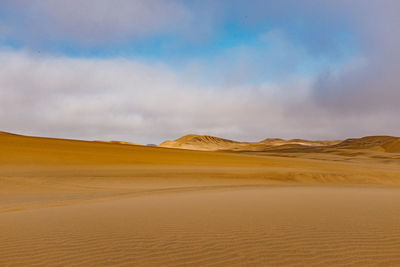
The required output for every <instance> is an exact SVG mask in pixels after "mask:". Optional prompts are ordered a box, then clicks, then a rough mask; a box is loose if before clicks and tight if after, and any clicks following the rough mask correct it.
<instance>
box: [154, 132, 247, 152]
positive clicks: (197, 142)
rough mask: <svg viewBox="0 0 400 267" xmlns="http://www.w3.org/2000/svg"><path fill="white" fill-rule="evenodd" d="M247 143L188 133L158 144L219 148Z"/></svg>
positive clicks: (178, 146) (170, 146)
mask: <svg viewBox="0 0 400 267" xmlns="http://www.w3.org/2000/svg"><path fill="white" fill-rule="evenodd" d="M247 144H248V143H243V142H237V141H233V140H229V139H224V138H220V137H215V136H209V135H196V134H189V135H185V136H182V137H181V138H178V139H176V140H175V141H165V142H163V143H161V144H160V147H168V148H182V149H193V150H220V149H234V148H236V147H240V146H243V145H247Z"/></svg>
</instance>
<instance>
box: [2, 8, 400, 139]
mask: <svg viewBox="0 0 400 267" xmlns="http://www.w3.org/2000/svg"><path fill="white" fill-rule="evenodd" d="M397 7H398V3H397V2H396V1H391V0H384V1H380V2H379V3H377V2H375V1H367V2H365V1H364V2H363V1H351V2H350V1H345V0H338V1H333V0H332V1H330V0H329V1H314V0H301V1H296V2H293V1H288V0H283V1H278V0H269V1H261V0H252V1H238V0H232V1H225V0H220V1H209V0H206V1H197V0H194V1H184V0H135V1H128V0H117V1H111V0H96V1H95V0H82V1H77V0H72V1H55V0H41V1H39V0H31V1H28V0H19V1H8V0H0V53H1V55H0V56H1V59H2V62H3V64H2V66H1V67H0V71H1V73H2V74H0V94H1V95H0V96H1V97H2V98H1V99H0V102H2V103H0V104H2V105H3V106H4V107H5V106H6V105H7V106H9V107H8V109H9V110H11V111H13V110H17V109H18V110H21V108H22V109H23V110H24V112H23V113H24V114H26V115H23V114H21V111H18V112H17V111H15V112H11V113H13V114H14V113H15V114H16V115H15V117H13V116H11V117H10V115H9V114H10V113H9V112H7V113H6V112H4V111H3V113H0V120H1V121H0V122H1V123H2V125H3V127H5V129H3V130H9V131H17V132H22V133H27V134H37V135H50V136H59V137H71V138H83V139H92V138H94V139H96V138H97V139H121V140H129V141H136V142H152V143H153V142H160V141H162V140H164V139H168V138H169V139H170V138H176V137H179V136H180V135H183V134H186V133H199V134H214V135H222V136H223V137H228V138H234V139H242V140H243V139H247V140H257V139H264V138H266V137H273V136H279V137H284V138H294V137H302V138H312V139H321V138H322V139H325V138H342V137H347V136H354V135H368V134H377V133H382V134H385V133H387V134H393V135H396V134H398V130H399V128H397V126H394V125H393V124H394V123H392V122H391V120H392V118H394V117H396V115H399V114H398V109H397V108H396V107H395V106H394V104H393V103H392V102H393V100H392V99H393V98H394V97H396V96H397V94H398V91H399V90H398V87H397V85H398V83H397V82H398V80H397V78H396V77H395V75H393V73H395V72H396V68H397V65H396V63H395V62H396V60H395V59H396V58H397V53H396V52H397V51H398V49H397V44H398V42H399V38H398V37H396V36H395V34H393V33H392V32H391V31H390V30H387V29H389V28H393V29H394V28H395V27H394V26H396V25H398V24H400V23H399V21H398V20H397V19H396V18H397V17H399V16H398V15H399V14H398V13H399V11H396V10H399V9H398V8H397ZM376 21H378V22H379V23H376ZM372 22H375V23H372ZM391 49H392V50H394V54H395V56H392V55H387V53H385V52H384V51H388V50H391ZM386 62H388V64H386ZM374 66H380V69H379V71H380V72H381V74H380V75H379V76H376V75H377V73H378V70H377V67H375V68H374ZM382 66H383V67H382ZM16 77H19V78H16ZM373 78H374V79H373ZM369 79H371V81H369ZM105 84H106V85H107V86H105ZM372 85H373V86H372ZM377 88H380V89H379V90H380V91H378V89H377ZM27 99H29V101H28V100H27ZM43 99H45V100H43ZM360 99H361V100H362V101H358V100H360ZM374 100H375V101H374ZM376 100H379V101H378V102H379V103H377V104H376V103H374V102H376ZM84 101H86V102H84ZM144 102H149V103H144ZM176 102H179V103H176ZM359 102H360V103H359ZM10 103H11V104H13V105H11V104H10ZM45 103H47V105H46V104H45ZM364 103H365V104H364ZM380 103H381V104H380ZM18 105H23V107H18ZM371 105H372V106H371ZM49 106H53V107H60V108H59V109H57V111H54V110H51V108H50V107H49ZM89 107H90V108H89ZM204 108H207V109H208V110H206V111H205V110H204ZM54 112H56V114H57V115H55V114H54ZM293 113H295V114H293ZM78 114H80V115H81V116H78ZM316 114H318V116H316ZM360 114H363V115H362V116H360ZM315 116H316V117H315ZM104 117H107V118H108V119H107V122H104V121H103V120H102V118H104ZM311 117H315V118H312V119H311ZM382 118H383V119H382ZM375 120H380V122H378V123H377V122H375ZM328 121H329V122H328ZM371 121H374V122H373V123H371ZM262 125H264V126H262ZM310 129H311V130H310ZM381 129H384V132H381V131H382V130H381Z"/></svg>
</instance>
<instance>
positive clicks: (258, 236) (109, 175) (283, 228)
mask: <svg viewBox="0 0 400 267" xmlns="http://www.w3.org/2000/svg"><path fill="white" fill-rule="evenodd" d="M189 139H190V138H189ZM383 139H384V140H386V141H383ZM204 140H208V142H210V143H213V144H217V145H218V144H219V143H220V142H222V143H224V144H226V145H228V144H233V145H234V146H236V145H237V144H236V142H234V141H229V140H222V141H221V140H219V139H213V138H206V139H200V141H201V142H203V141H204ZM296 141H298V140H296ZM398 144H399V143H398V139H396V138H394V139H393V138H387V137H377V138H372V139H369V138H366V139H362V140H358V139H352V140H346V141H344V142H342V143H340V144H336V145H328V146H327V145H318V146H315V145H308V146H304V145H301V144H286V145H281V146H275V150H274V149H271V150H265V151H263V150H261V151H254V150H253V151H252V150H243V151H196V150H184V149H170V148H162V147H148V146H140V145H132V144H124V143H115V142H89V141H78V140H65V139H52V138H40V137H28V136H21V135H13V134H8V133H0V147H1V150H0V226H1V231H0V266H7V265H10V266H33V265H39V266H43V265H44V266H54V265H62V266H76V265H79V266H98V265H108V266H110V265H113V266H127V265H128V266H130V265H139V266H141V265H144V266H154V265H156V266H157V265H158V266H179V265H189V264H190V265H195V266H204V265H224V266H233V265H238V266H249V265H256V266H257V265H271V266H276V265H288V266H291V265H293V266H299V265H303V266H311V265H316V266H321V265H324V266H326V265H328V266H335V265H336V266H343V265H347V266H350V265H353V266H360V265H384V266H398V265H399V264H400V258H399V254H398V251H399V250H400V240H399V238H398V237H399V236H400V228H399V227H398V226H399V225H400V221H399V218H400V209H399V207H400V205H399V204H400V197H399V196H400V194H399V190H400V189H398V188H400V187H399V186H400V164H399V163H400V161H399V160H400V154H399V153H397V152H396V151H398V150H396V149H398ZM250 145H252V144H250ZM264 147H265V145H264ZM377 147H381V148H382V149H377ZM388 152H391V153H388Z"/></svg>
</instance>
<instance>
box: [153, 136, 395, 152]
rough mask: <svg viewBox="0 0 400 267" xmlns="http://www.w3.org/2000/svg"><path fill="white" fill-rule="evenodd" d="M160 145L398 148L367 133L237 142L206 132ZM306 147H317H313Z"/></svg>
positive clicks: (241, 148) (389, 139) (244, 148)
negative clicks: (320, 138)
mask: <svg viewBox="0 0 400 267" xmlns="http://www.w3.org/2000/svg"><path fill="white" fill-rule="evenodd" d="M160 147H168V148H181V149H192V150H209V151H214V150H236V151H268V150H279V149H282V150H285V149H286V150H287V149H299V150H301V149H302V148H304V151H313V152H314V151H321V148H325V149H372V150H377V151H384V152H394V153H397V152H400V138H398V137H392V136H368V137H362V138H351V139H346V140H344V141H337V140H335V141H329V140H324V141H310V140H304V139H291V140H284V139H280V138H267V139H265V140H263V141H260V142H239V141H233V140H229V139H224V138H220V137H215V136H208V135H194V134H191V135H185V136H183V137H181V138H178V139H176V140H175V141H165V142H163V143H161V144H160ZM310 148H319V149H318V150H313V149H310Z"/></svg>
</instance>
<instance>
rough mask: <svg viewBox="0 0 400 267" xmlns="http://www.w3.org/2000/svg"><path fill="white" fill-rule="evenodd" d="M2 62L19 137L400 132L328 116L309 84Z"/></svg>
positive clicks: (7, 113) (24, 56) (63, 61)
mask: <svg viewBox="0 0 400 267" xmlns="http://www.w3.org/2000/svg"><path fill="white" fill-rule="evenodd" d="M0 61H1V62H2V64H1V66H0V107H1V108H0V125H1V129H2V130H6V131H11V132H19V133H25V134H33V135H42V136H57V137H70V138H82V139H104V140H110V139H119V140H126V141H133V142H142V143H154V142H161V141H162V140H165V139H170V138H177V137H179V136H181V135H183V134H187V133H199V134H212V135H218V136H223V137H227V138H234V139H240V140H260V139H263V138H267V137H277V136H278V137H286V138H294V137H304V138H338V137H345V136H349V135H356V136H357V135H365V134H375V133H379V131H380V130H381V128H380V127H382V126H384V125H386V124H389V123H391V124H390V125H391V126H390V127H387V126H386V127H385V128H383V129H385V130H386V131H385V132H380V133H382V134H390V133H394V132H395V131H396V130H399V129H398V127H396V124H393V123H394V122H396V121H397V116H396V113H390V112H389V113H375V114H367V113H366V114H365V115H363V116H357V117H351V116H346V117H340V116H336V115H334V114H330V113H326V112H325V111H324V110H321V109H320V108H319V107H318V106H316V105H315V103H314V102H313V100H312V99H310V98H309V97H310V95H309V93H310V89H311V84H312V81H310V80H308V79H304V78H294V79H293V80H291V81H287V82H285V83H280V84H258V85H254V84H253V85H251V86H250V85H245V84H239V85H237V86H230V87H223V88H222V87H219V86H204V85H201V84H199V83H196V82H193V81H191V80H188V79H185V78H184V77H183V76H182V74H180V73H178V72H176V71H173V70H171V69H169V68H168V67H167V66H164V65H157V64H156V65H146V64H143V63H140V62H135V61H132V60H125V59H71V58H66V57H54V56H47V57H46V56H41V57H36V56H34V55H32V54H29V53H26V52H21V51H3V52H0ZM371 120H373V121H375V120H376V121H375V122H374V123H371Z"/></svg>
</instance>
